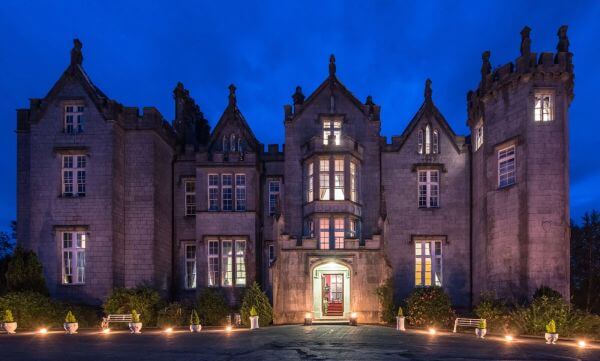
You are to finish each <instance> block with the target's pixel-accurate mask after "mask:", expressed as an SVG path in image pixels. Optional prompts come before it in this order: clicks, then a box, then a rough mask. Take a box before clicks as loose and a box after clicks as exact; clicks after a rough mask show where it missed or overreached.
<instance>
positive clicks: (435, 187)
mask: <svg viewBox="0 0 600 361" xmlns="http://www.w3.org/2000/svg"><path fill="white" fill-rule="evenodd" d="M423 174H425V180H423V178H422V177H421V176H422V175H423ZM433 175H435V177H433ZM423 190H424V193H423ZM434 193H435V194H434ZM417 200H418V202H417V204H418V207H419V208H422V209H428V208H440V171H439V169H419V170H417ZM422 201H424V202H425V203H423V202H422Z"/></svg>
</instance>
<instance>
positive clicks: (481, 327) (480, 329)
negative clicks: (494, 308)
mask: <svg viewBox="0 0 600 361" xmlns="http://www.w3.org/2000/svg"><path fill="white" fill-rule="evenodd" d="M486 333H487V322H486V320H485V319H483V320H480V321H479V324H478V325H477V328H476V329H475V334H476V335H477V337H478V338H484V337H485V334H486Z"/></svg>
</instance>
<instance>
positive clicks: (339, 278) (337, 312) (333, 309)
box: [321, 274, 344, 316]
mask: <svg viewBox="0 0 600 361" xmlns="http://www.w3.org/2000/svg"><path fill="white" fill-rule="evenodd" d="M321 284H322V285H323V290H322V292H321V294H322V295H323V315H324V316H343V315H344V275H343V274H324V275H323V276H321Z"/></svg>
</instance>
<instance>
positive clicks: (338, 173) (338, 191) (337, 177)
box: [333, 159, 344, 201]
mask: <svg viewBox="0 0 600 361" xmlns="http://www.w3.org/2000/svg"><path fill="white" fill-rule="evenodd" d="M334 166H335V168H334V174H333V180H334V199H335V200H336V201H342V200H344V160H343V159H336V160H335V161H334Z"/></svg>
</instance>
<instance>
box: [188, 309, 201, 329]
mask: <svg viewBox="0 0 600 361" xmlns="http://www.w3.org/2000/svg"><path fill="white" fill-rule="evenodd" d="M199 324H200V317H199V316H198V312H196V310H195V309H192V314H191V315H190V325H199Z"/></svg>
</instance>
